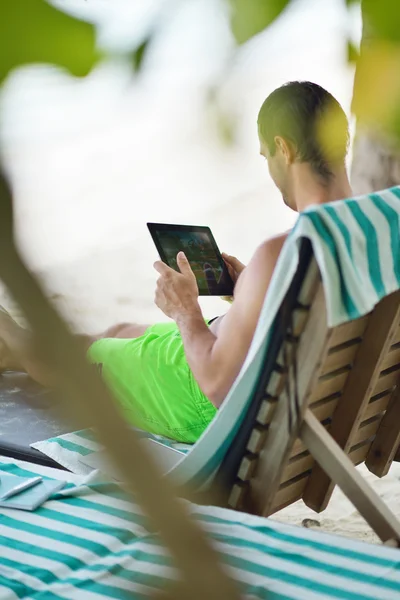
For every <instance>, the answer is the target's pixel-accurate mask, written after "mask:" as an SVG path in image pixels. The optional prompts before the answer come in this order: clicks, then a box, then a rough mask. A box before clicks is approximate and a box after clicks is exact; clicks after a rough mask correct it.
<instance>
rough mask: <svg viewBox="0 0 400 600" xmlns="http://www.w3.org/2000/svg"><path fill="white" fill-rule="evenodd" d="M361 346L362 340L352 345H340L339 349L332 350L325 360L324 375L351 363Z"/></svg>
mask: <svg viewBox="0 0 400 600" xmlns="http://www.w3.org/2000/svg"><path fill="white" fill-rule="evenodd" d="M359 347H360V342H357V343H355V344H354V343H352V344H350V345H347V344H343V345H341V346H338V349H337V350H336V349H334V350H333V351H332V350H331V351H330V352H329V353H328V356H327V357H326V360H325V362H324V368H323V370H322V375H326V374H327V373H331V371H336V370H337V369H340V368H341V367H345V366H346V365H349V364H350V365H351V364H352V363H353V360H354V358H355V356H356V354H357V351H358V349H359Z"/></svg>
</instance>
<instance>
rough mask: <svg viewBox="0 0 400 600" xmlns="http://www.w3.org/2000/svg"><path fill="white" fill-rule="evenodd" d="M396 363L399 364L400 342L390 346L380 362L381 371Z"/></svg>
mask: <svg viewBox="0 0 400 600" xmlns="http://www.w3.org/2000/svg"><path fill="white" fill-rule="evenodd" d="M396 364H397V365H400V344H396V345H395V346H392V348H391V349H390V352H389V353H388V355H387V357H386V358H385V360H384V361H383V363H382V371H385V369H389V368H390V367H393V366H394V365H396Z"/></svg>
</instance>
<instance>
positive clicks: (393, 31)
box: [361, 0, 400, 42]
mask: <svg viewBox="0 0 400 600" xmlns="http://www.w3.org/2000/svg"><path fill="white" fill-rule="evenodd" d="M361 6H362V16H363V21H364V22H365V23H367V25H368V28H369V30H370V31H371V35H373V36H374V37H378V38H380V39H382V40H388V41H392V42H394V41H396V42H397V41H399V40H400V7H399V0H363V1H362V4H361ZM365 23H364V24H365Z"/></svg>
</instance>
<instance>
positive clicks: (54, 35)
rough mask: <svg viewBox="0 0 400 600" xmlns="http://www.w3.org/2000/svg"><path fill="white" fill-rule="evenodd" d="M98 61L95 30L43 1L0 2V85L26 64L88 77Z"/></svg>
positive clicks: (11, 0)
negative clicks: (57, 68) (11, 72)
mask: <svg viewBox="0 0 400 600" xmlns="http://www.w3.org/2000/svg"><path fill="white" fill-rule="evenodd" d="M99 59H100V52H99V51H98V50H97V49H96V44H95V30H94V27H93V26H92V25H90V24H89V23H84V22H82V21H79V20H78V19H74V18H73V17H70V16H68V15H66V14H65V13H63V12H61V11H60V10H58V9H56V8H54V7H53V6H51V5H50V4H48V3H47V2H45V1H44V0H1V1H0V83H1V82H2V81H3V80H4V79H5V77H6V76H7V74H8V73H9V71H11V70H12V69H14V68H15V67H18V66H21V65H26V64H29V63H50V64H55V65H58V66H60V67H63V68H65V69H68V70H69V71H70V72H71V73H72V75H76V76H84V75H87V74H88V72H89V71H90V70H91V68H92V67H93V65H94V64H96V62H97V61H98V60H99Z"/></svg>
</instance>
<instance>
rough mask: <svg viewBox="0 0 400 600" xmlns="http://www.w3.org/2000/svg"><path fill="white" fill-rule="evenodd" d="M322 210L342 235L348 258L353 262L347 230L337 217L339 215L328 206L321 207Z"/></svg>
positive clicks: (349, 236)
mask: <svg viewBox="0 0 400 600" xmlns="http://www.w3.org/2000/svg"><path fill="white" fill-rule="evenodd" d="M323 209H324V210H325V212H326V213H327V214H328V215H329V216H330V218H331V219H332V221H333V222H334V223H335V225H336V227H337V228H338V229H339V231H340V233H341V234H342V237H343V240H344V243H345V244H346V248H347V252H348V253H349V258H350V260H353V252H352V248H351V235H350V232H349V230H348V228H347V227H346V225H345V224H344V223H343V221H342V219H341V218H340V217H339V215H338V214H337V212H336V210H335V209H334V208H333V206H329V205H328V204H327V205H326V206H324V207H323Z"/></svg>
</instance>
